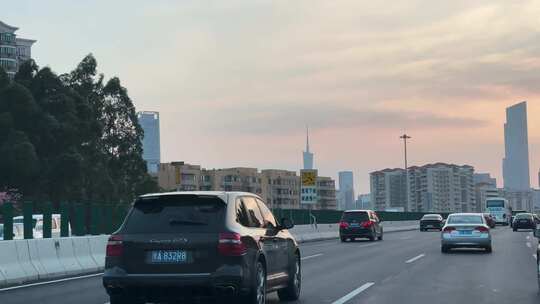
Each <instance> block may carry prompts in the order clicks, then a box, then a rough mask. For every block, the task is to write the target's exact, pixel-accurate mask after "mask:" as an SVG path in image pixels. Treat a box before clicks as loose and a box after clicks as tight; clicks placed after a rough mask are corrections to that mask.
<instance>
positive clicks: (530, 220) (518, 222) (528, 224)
mask: <svg viewBox="0 0 540 304" xmlns="http://www.w3.org/2000/svg"><path fill="white" fill-rule="evenodd" d="M512 229H513V230H514V231H518V230H519V229H536V221H535V219H534V216H533V215H532V214H531V213H520V214H518V215H516V217H515V218H514V222H513V223H512Z"/></svg>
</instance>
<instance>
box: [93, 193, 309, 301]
mask: <svg viewBox="0 0 540 304" xmlns="http://www.w3.org/2000/svg"><path fill="white" fill-rule="evenodd" d="M292 227H293V224H292V222H291V221H290V220H288V219H283V220H282V221H281V222H280V223H278V222H277V221H276V220H275V218H274V216H273V215H272V212H271V211H270V210H269V209H268V208H267V207H266V205H265V204H264V203H263V202H262V200H261V199H260V198H259V197H258V196H256V195H254V194H250V193H243V192H173V193H164V194H150V195H144V196H141V197H139V198H138V199H137V200H136V201H135V202H134V203H133V207H132V208H131V210H130V212H129V213H128V215H127V217H126V219H125V220H124V223H123V224H122V226H121V227H120V229H118V231H117V232H115V233H114V234H113V235H111V237H110V238H109V242H108V244H107V254H106V256H107V257H106V259H105V273H104V274H103V285H104V287H105V288H106V290H107V293H108V294H109V296H110V303H111V304H120V303H122V304H123V303H126V304H137V303H146V302H164V301H165V302H169V301H171V302H175V301H180V300H183V301H191V300H200V299H201V298H206V297H214V298H215V297H219V298H220V299H221V300H223V299H227V300H226V302H227V303H229V302H230V303H254V304H255V303H256V304H263V303H265V301H266V294H267V292H271V291H277V292H278V295H279V298H280V299H281V300H286V301H293V300H297V299H298V298H299V295H300V286H301V271H300V260H301V259H300V250H299V248H298V244H297V243H296V241H295V239H294V238H293V236H292V235H291V234H290V233H289V231H288V229H290V228H292Z"/></svg>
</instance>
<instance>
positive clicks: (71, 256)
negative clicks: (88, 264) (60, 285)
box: [53, 238, 85, 275]
mask: <svg viewBox="0 0 540 304" xmlns="http://www.w3.org/2000/svg"><path fill="white" fill-rule="evenodd" d="M53 240H54V242H55V248H56V252H57V254H58V260H59V261H60V264H62V267H64V272H65V273H66V275H75V274H80V273H84V271H85V270H84V269H83V268H82V266H81V265H80V264H79V261H78V260H77V258H76V257H75V251H74V249H73V240H72V239H71V238H59V239H53Z"/></svg>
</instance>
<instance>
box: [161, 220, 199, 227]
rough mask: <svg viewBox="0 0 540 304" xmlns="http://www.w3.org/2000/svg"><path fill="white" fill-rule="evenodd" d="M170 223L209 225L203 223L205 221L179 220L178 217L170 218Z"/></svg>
mask: <svg viewBox="0 0 540 304" xmlns="http://www.w3.org/2000/svg"><path fill="white" fill-rule="evenodd" d="M169 224H171V225H193V226H206V225H208V224H207V223H203V222H195V221H186V220H177V219H171V220H169Z"/></svg>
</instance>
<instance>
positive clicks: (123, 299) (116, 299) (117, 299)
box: [109, 294, 146, 304]
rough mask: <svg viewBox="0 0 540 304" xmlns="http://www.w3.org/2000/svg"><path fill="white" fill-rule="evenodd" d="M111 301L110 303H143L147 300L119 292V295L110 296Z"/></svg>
mask: <svg viewBox="0 0 540 304" xmlns="http://www.w3.org/2000/svg"><path fill="white" fill-rule="evenodd" d="M109 303H110V304H143V303H146V302H143V301H141V300H138V299H134V298H133V297H129V296H126V295H123V294H118V295H111V296H110V297H109Z"/></svg>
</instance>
